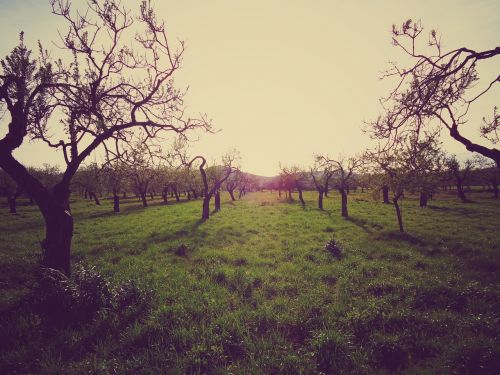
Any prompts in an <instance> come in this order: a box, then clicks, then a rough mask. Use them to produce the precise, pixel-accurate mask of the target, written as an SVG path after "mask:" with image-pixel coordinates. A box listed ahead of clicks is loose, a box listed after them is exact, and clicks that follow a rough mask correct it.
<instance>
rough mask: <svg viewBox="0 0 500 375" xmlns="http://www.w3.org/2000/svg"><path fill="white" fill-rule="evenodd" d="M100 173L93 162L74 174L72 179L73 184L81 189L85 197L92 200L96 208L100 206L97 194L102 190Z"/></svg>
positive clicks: (97, 166) (99, 169)
mask: <svg viewBox="0 0 500 375" xmlns="http://www.w3.org/2000/svg"><path fill="white" fill-rule="evenodd" d="M102 172H103V171H102V170H101V167H100V166H99V165H98V164H97V162H93V163H90V164H89V165H86V166H85V167H83V168H81V169H80V170H79V171H78V172H77V173H75V177H74V179H73V181H74V183H75V184H77V185H79V186H80V187H81V188H83V191H84V194H85V196H86V197H88V199H93V200H94V202H95V204H96V205H97V206H100V205H101V201H100V200H99V197H98V194H99V193H101V188H102V186H101V185H102V181H101V180H102Z"/></svg>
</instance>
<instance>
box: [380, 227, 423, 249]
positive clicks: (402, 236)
mask: <svg viewBox="0 0 500 375" xmlns="http://www.w3.org/2000/svg"><path fill="white" fill-rule="evenodd" d="M375 238H376V239H378V240H385V241H401V242H407V243H409V244H411V245H418V246H425V245H427V244H428V243H427V242H426V241H424V240H423V239H421V238H419V237H416V236H414V235H412V234H409V233H406V232H403V233H402V232H399V231H387V232H381V233H378V234H377V236H376V237H375Z"/></svg>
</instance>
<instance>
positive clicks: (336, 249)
mask: <svg viewBox="0 0 500 375" xmlns="http://www.w3.org/2000/svg"><path fill="white" fill-rule="evenodd" d="M325 250H326V251H328V252H329V253H330V254H331V255H333V256H334V257H335V258H337V259H340V258H342V256H343V253H344V250H343V249H342V247H341V246H340V245H339V243H338V242H337V241H335V239H334V238H333V237H332V238H331V239H330V240H329V241H328V242H327V243H326V245H325Z"/></svg>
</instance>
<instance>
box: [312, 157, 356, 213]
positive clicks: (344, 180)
mask: <svg viewBox="0 0 500 375" xmlns="http://www.w3.org/2000/svg"><path fill="white" fill-rule="evenodd" d="M319 160H320V162H321V163H324V164H325V165H326V166H330V167H331V168H332V170H333V171H334V175H333V185H334V186H335V188H336V189H337V190H338V192H339V193H340V196H341V201H342V206H341V207H342V209H341V215H342V216H343V217H348V216H349V213H348V210H347V194H348V192H349V185H350V184H351V183H352V182H353V181H354V177H355V175H354V173H355V172H356V171H358V170H359V168H360V167H361V166H362V165H363V159H362V158H361V157H356V156H353V157H350V158H347V159H346V158H345V157H344V156H342V155H340V156H339V157H338V158H337V159H329V158H328V157H326V156H320V159H319Z"/></svg>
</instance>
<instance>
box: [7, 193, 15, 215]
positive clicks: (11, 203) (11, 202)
mask: <svg viewBox="0 0 500 375" xmlns="http://www.w3.org/2000/svg"><path fill="white" fill-rule="evenodd" d="M7 203H8V204H9V212H10V213H11V214H15V213H17V209H16V197H7Z"/></svg>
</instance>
